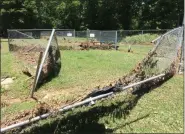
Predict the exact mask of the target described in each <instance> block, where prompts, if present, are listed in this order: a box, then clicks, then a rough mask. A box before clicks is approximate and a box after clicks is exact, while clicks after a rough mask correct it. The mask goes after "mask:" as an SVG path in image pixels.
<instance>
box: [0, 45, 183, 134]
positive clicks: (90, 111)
mask: <svg viewBox="0 0 185 134" xmlns="http://www.w3.org/2000/svg"><path fill="white" fill-rule="evenodd" d="M151 48H152V46H150V45H148V46H147V45H133V46H132V50H133V53H127V49H128V45H121V46H120V50H119V51H115V50H112V51H107V50H105V51H101V50H89V51H75V50H70V51H67V50H65V51H61V56H62V70H61V72H60V74H59V76H58V77H56V78H54V79H52V81H50V82H48V83H46V84H45V85H43V86H42V87H41V88H40V89H38V91H37V92H36V93H35V95H36V96H38V99H42V97H43V96H45V95H46V94H52V93H56V94H58V95H57V96H55V97H54V98H52V99H55V98H56V97H57V98H58V99H59V101H60V102H66V101H68V100H73V99H75V98H76V96H77V95H78V94H79V93H80V92H84V91H85V89H92V88H93V87H95V86H98V85H100V84H102V82H104V81H112V80H117V79H118V78H119V77H121V76H123V75H125V74H127V73H128V72H129V71H130V70H131V69H132V68H134V66H135V65H136V64H137V63H138V62H139V61H141V60H142V59H143V58H144V57H145V55H146V54H147V53H148V51H149V50H150V49H151ZM2 50H3V49H1V52H2ZM1 74H8V75H10V76H11V77H14V76H15V77H16V80H15V82H14V83H13V84H12V85H11V86H10V88H9V89H7V90H4V91H3V92H2V94H1V95H2V97H4V98H5V99H9V100H10V101H11V98H20V99H23V98H27V97H28V95H29V92H30V87H28V85H29V83H27V82H26V79H27V78H28V77H27V76H25V75H23V74H22V72H21V70H20V64H19V63H18V62H17V60H16V59H15V58H14V56H13V55H12V53H9V52H6V51H3V52H2V53H1ZM103 84H104V85H108V84H109V83H108V82H105V83H103ZM71 88H75V89H73V90H72V89H71ZM182 88H183V77H182V76H175V77H174V78H172V79H170V80H169V81H167V82H166V83H164V84H163V85H162V86H161V87H159V88H157V89H155V90H153V91H152V92H149V93H148V94H145V95H144V96H142V97H141V98H140V99H139V100H138V101H137V105H136V106H133V107H132V108H131V109H130V110H129V111H130V112H129V115H127V116H126V119H125V118H123V117H124V116H123V115H124V112H125V109H126V107H127V106H129V104H130V103H134V100H135V96H130V97H126V98H125V96H124V94H125V93H120V94H117V95H116V96H115V97H114V98H112V99H111V101H110V100H105V101H103V100H102V101H99V102H97V105H94V106H92V107H83V108H77V109H74V110H73V111H72V112H68V113H66V114H65V115H64V117H65V118H64V120H63V117H59V119H60V121H61V123H62V125H61V126H63V127H62V128H61V130H62V131H64V132H65V131H67V130H74V128H77V129H81V127H83V125H89V126H92V122H93V123H96V124H98V125H100V124H103V126H104V127H107V128H108V129H111V131H113V132H115V133H119V132H126V133H130V132H138V133H139V132H140V133H149V132H158V133H162V132H164V133H166V132H172V133H177V132H183V90H182ZM64 91H65V92H64ZM60 92H64V94H60ZM67 93H68V94H67ZM40 96H41V97H40ZM130 101H131V102H130ZM35 105H36V103H35V102H31V101H26V102H22V103H13V104H11V105H9V106H6V107H3V108H2V118H5V117H7V116H11V118H12V117H13V115H14V113H18V112H20V111H23V110H29V109H32V108H33V107H34V106H35ZM120 111H121V112H120ZM126 111H128V110H127V109H126ZM120 113H122V114H123V115H122V114H120ZM115 114H118V115H119V116H117V115H116V117H115ZM77 115H79V116H77ZM89 117H91V118H89ZM86 121H87V122H86ZM56 122H57V123H58V118H53V119H51V120H50V119H49V120H44V121H41V122H40V124H41V125H40V127H41V129H39V131H40V132H44V131H45V130H48V131H52V130H53V129H55V128H56V125H57V124H56ZM84 122H86V123H85V124H84ZM48 124H49V126H48ZM80 124H81V126H80ZM43 129H44V130H43ZM49 129H50V130H49ZM95 130H96V129H95ZM75 131H76V130H75ZM105 131H107V130H105ZM46 132H47V131H46Z"/></svg>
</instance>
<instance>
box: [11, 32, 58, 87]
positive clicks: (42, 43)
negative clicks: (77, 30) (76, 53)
mask: <svg viewBox="0 0 185 134" xmlns="http://www.w3.org/2000/svg"><path fill="white" fill-rule="evenodd" d="M49 34H50V35H51V30H50V31H47V35H49ZM41 35H43V34H41V32H38V30H32V31H26V30H24V31H21V30H8V41H9V50H10V52H12V53H13V54H14V55H15V57H16V60H17V61H18V62H19V67H20V68H21V70H22V72H23V73H24V74H26V75H28V76H31V77H35V75H36V69H37V66H38V60H39V56H40V53H45V51H46V48H47V44H48V41H49V39H48V38H42V37H41ZM45 35H46V33H45ZM58 64H59V65H58ZM56 66H58V69H56ZM53 68H55V69H53ZM59 68H60V52H59V49H58V43H57V39H56V36H54V37H53V38H52V42H51V45H50V49H49V51H48V53H47V56H46V60H45V61H44V65H43V67H42V69H41V70H42V72H43V73H41V76H40V79H39V83H43V82H44V81H45V80H47V79H49V78H51V77H52V76H56V74H58V72H59ZM31 83H33V81H31ZM30 88H31V87H30Z"/></svg>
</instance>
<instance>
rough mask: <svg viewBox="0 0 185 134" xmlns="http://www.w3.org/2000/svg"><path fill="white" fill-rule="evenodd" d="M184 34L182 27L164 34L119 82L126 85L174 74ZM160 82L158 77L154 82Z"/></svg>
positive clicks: (148, 84) (148, 85)
mask: <svg viewBox="0 0 185 134" xmlns="http://www.w3.org/2000/svg"><path fill="white" fill-rule="evenodd" d="M182 34H183V28H182V27H179V28H175V29H173V30H171V31H169V32H167V33H165V34H163V35H162V36H161V37H160V38H159V41H158V43H157V44H156V46H155V47H154V49H153V50H152V51H151V52H149V54H148V55H147V57H146V58H144V60H143V61H142V62H141V63H139V64H138V65H137V67H136V68H135V69H134V70H133V71H132V72H131V73H130V74H128V75H127V76H125V77H123V79H122V80H121V81H120V82H118V83H117V84H118V85H119V84H120V83H121V85H125V84H128V83H130V82H131V83H133V82H138V81H141V80H143V79H146V78H149V77H152V76H155V75H159V74H162V73H164V74H166V75H165V76H164V78H163V79H166V78H167V77H169V76H173V75H174V74H175V73H176V71H177V68H178V63H179V58H180V55H179V52H181V46H182ZM125 81H126V82H125ZM159 82H160V80H159V79H157V80H156V81H155V82H154V83H159ZM123 83H124V84H123ZM141 86H147V87H150V86H151V83H147V84H143V85H140V86H139V87H141ZM136 88H138V87H136Z"/></svg>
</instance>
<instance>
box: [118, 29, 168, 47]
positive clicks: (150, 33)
mask: <svg viewBox="0 0 185 134" xmlns="http://www.w3.org/2000/svg"><path fill="white" fill-rule="evenodd" d="M167 31H168V29H166V30H119V31H118V37H117V38H118V42H120V43H122V44H143V43H148V42H151V41H152V40H154V39H156V38H157V37H158V36H160V35H162V34H164V33H165V32H167Z"/></svg>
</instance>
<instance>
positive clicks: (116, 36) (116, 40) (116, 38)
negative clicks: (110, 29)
mask: <svg viewBox="0 0 185 134" xmlns="http://www.w3.org/2000/svg"><path fill="white" fill-rule="evenodd" d="M117 42H118V31H116V35H115V49H116V50H117Z"/></svg>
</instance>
